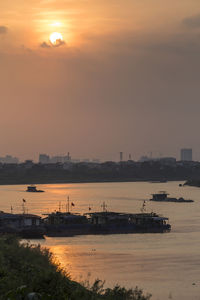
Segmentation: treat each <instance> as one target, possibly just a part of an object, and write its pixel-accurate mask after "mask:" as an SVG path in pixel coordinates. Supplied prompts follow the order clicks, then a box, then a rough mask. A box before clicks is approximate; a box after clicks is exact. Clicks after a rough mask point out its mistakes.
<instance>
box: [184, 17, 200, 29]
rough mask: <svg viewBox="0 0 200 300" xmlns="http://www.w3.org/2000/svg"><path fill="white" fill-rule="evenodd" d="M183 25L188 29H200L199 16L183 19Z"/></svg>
mask: <svg viewBox="0 0 200 300" xmlns="http://www.w3.org/2000/svg"><path fill="white" fill-rule="evenodd" d="M183 24H184V25H186V26H187V27H190V28H200V14H198V15H195V16H191V17H188V18H185V19H183Z"/></svg>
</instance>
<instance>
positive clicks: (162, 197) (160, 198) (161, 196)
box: [150, 191, 194, 203]
mask: <svg viewBox="0 0 200 300" xmlns="http://www.w3.org/2000/svg"><path fill="white" fill-rule="evenodd" d="M168 195H169V194H168V193H166V192H165V191H160V192H159V193H157V194H152V198H151V199H150V201H157V202H178V203H183V202H194V200H190V199H184V198H183V197H180V198H174V197H173V198H172V197H168Z"/></svg>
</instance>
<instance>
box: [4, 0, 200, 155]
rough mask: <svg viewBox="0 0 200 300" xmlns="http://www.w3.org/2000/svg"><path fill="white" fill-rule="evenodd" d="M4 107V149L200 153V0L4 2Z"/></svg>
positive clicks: (35, 152) (18, 151) (15, 151)
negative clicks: (53, 37)
mask: <svg viewBox="0 0 200 300" xmlns="http://www.w3.org/2000/svg"><path fill="white" fill-rule="evenodd" d="M53 32H58V33H59V34H60V35H61V38H59V39H57V40H56V41H55V42H52V41H51V38H50V36H51V34H52V33H53ZM0 105H1V118H0V137H1V147H0V156H3V155H6V154H11V155H15V156H18V157H19V158H20V159H22V160H23V159H28V158H33V159H35V160H36V159H38V155H39V153H48V154H50V155H63V154H66V153H67V152H68V151H69V152H70V154H71V156H72V157H73V158H78V157H80V158H88V157H89V158H100V159H102V160H110V159H111V160H117V159H119V152H120V151H123V152H124V158H126V157H127V158H128V154H129V153H131V154H132V158H133V159H135V160H137V159H139V157H140V156H141V155H149V153H150V152H152V153H153V156H175V157H177V158H179V151H180V148H192V149H193V153H194V159H196V160H200V138H199V128H200V118H199V112H200V4H199V0H190V1H189V0H173V1H172V0H168V1H163V0H109V1H108V0H57V1H55V0H29V1H27V0H15V1H13V0H12V1H11V0H7V1H1V2H0Z"/></svg>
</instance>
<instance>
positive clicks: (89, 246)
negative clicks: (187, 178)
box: [0, 182, 200, 300]
mask: <svg viewBox="0 0 200 300" xmlns="http://www.w3.org/2000/svg"><path fill="white" fill-rule="evenodd" d="M178 184H179V182H167V183H148V182H133V183H132V182H128V183H90V184H49V185H38V188H39V189H43V190H45V193H26V192H25V190H26V186H24V185H14V186H0V194H1V197H0V204H1V210H3V211H10V207H11V205H12V207H13V209H14V212H20V211H22V199H23V198H25V199H26V209H28V211H29V212H31V213H35V214H40V215H42V214H43V213H48V212H52V211H54V210H58V208H59V202H60V205H61V209H62V210H63V211H64V210H66V204H67V201H66V199H67V196H69V197H70V202H73V203H74V204H75V207H73V212H80V213H85V212H88V207H89V206H90V207H92V211H99V210H101V205H102V203H103V202H104V201H105V203H106V204H107V209H108V210H112V211H118V212H131V213H134V212H139V211H140V208H141V207H142V204H143V201H144V200H147V199H149V198H150V196H151V194H152V193H154V192H158V191H160V190H166V191H167V192H169V193H170V195H171V196H174V197H180V196H181V197H184V198H186V199H193V200H195V202H194V203H156V202H147V211H148V212H151V211H154V212H157V213H159V214H162V215H164V216H167V217H169V219H170V224H171V225H172V231H171V232H170V233H165V234H160V233H156V234H116V235H94V236H92V235H90V236H77V237H66V238H47V239H46V240H45V241H43V240H40V241H37V242H40V243H41V244H42V245H44V246H46V247H49V248H50V249H51V251H52V252H53V253H54V254H55V256H56V257H57V258H58V260H59V261H60V263H61V265H62V266H63V267H64V268H66V270H67V271H68V272H69V273H70V275H71V277H72V278H73V279H76V280H79V281H83V280H85V279H87V278H89V279H90V280H91V281H93V280H94V279H95V278H100V279H103V280H104V279H105V280H106V286H113V285H114V284H116V283H119V284H120V285H124V286H126V287H135V286H136V285H137V286H139V287H141V288H143V289H144V291H145V292H150V293H152V294H153V298H152V299H154V300H157V299H159V300H165V299H177V300H186V299H187V300H188V299H192V300H193V299H194V300H196V299H200V296H199V295H200V189H199V188H194V187H179V186H178Z"/></svg>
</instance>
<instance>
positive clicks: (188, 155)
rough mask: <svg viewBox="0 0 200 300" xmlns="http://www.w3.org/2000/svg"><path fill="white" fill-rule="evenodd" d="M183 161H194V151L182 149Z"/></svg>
mask: <svg viewBox="0 0 200 300" xmlns="http://www.w3.org/2000/svg"><path fill="white" fill-rule="evenodd" d="M181 160H183V161H192V149H191V148H185V149H181Z"/></svg>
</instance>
